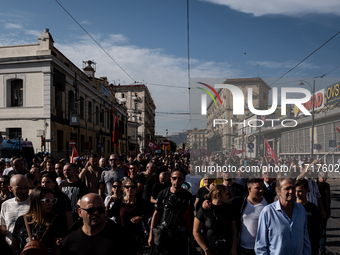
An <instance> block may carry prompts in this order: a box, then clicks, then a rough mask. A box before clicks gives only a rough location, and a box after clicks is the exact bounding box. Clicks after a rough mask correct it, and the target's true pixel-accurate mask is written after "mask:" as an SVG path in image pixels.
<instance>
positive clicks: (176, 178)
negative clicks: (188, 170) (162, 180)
mask: <svg viewBox="0 0 340 255" xmlns="http://www.w3.org/2000/svg"><path fill="white" fill-rule="evenodd" d="M171 179H173V180H174V181H176V180H178V181H180V182H181V181H183V180H184V178H182V177H172V176H171Z"/></svg>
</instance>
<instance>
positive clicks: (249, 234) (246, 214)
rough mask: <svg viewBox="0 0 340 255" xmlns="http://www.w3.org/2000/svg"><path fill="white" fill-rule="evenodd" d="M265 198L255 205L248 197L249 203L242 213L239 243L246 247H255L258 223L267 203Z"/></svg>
mask: <svg viewBox="0 0 340 255" xmlns="http://www.w3.org/2000/svg"><path fill="white" fill-rule="evenodd" d="M267 204H268V203H267V201H266V199H265V198H263V199H262V201H261V203H259V204H257V205H253V204H252V203H250V202H249V200H248V198H247V205H246V207H245V208H244V211H243V214H242V218H241V220H242V223H241V229H240V236H239V244H240V246H241V247H243V248H245V249H254V247H255V239H256V234H257V225H258V221H259V217H260V213H261V211H262V209H263V208H264V207H265V206H266V205H267Z"/></svg>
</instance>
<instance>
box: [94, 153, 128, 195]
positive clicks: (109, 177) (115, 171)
mask: <svg viewBox="0 0 340 255" xmlns="http://www.w3.org/2000/svg"><path fill="white" fill-rule="evenodd" d="M109 163H110V166H111V169H110V170H109V171H103V172H102V174H101V178H100V181H99V195H100V196H102V197H105V196H111V195H112V190H111V187H112V185H113V183H114V182H115V181H121V180H122V179H123V178H124V177H125V176H127V173H126V171H125V169H123V168H121V167H118V165H117V163H118V156H117V155H116V154H111V155H110V158H109Z"/></svg>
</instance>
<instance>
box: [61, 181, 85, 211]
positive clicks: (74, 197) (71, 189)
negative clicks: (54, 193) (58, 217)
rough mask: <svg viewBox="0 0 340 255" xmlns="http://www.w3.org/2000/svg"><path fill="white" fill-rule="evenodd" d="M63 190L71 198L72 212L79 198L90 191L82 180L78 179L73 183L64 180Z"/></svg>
mask: <svg viewBox="0 0 340 255" xmlns="http://www.w3.org/2000/svg"><path fill="white" fill-rule="evenodd" d="M61 191H62V192H64V193H65V194H66V195H67V196H68V198H69V199H70V200H71V207H72V212H73V211H74V209H75V206H76V204H77V201H78V199H80V198H81V197H82V196H84V195H86V194H87V193H88V189H87V187H86V185H85V183H83V182H82V180H77V181H75V182H73V183H69V182H68V181H64V182H62V183H61Z"/></svg>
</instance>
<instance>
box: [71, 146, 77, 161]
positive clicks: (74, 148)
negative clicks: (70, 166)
mask: <svg viewBox="0 0 340 255" xmlns="http://www.w3.org/2000/svg"><path fill="white" fill-rule="evenodd" d="M76 157H79V154H78V152H77V150H76V146H73V151H72V156H71V160H70V163H74V158H76Z"/></svg>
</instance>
